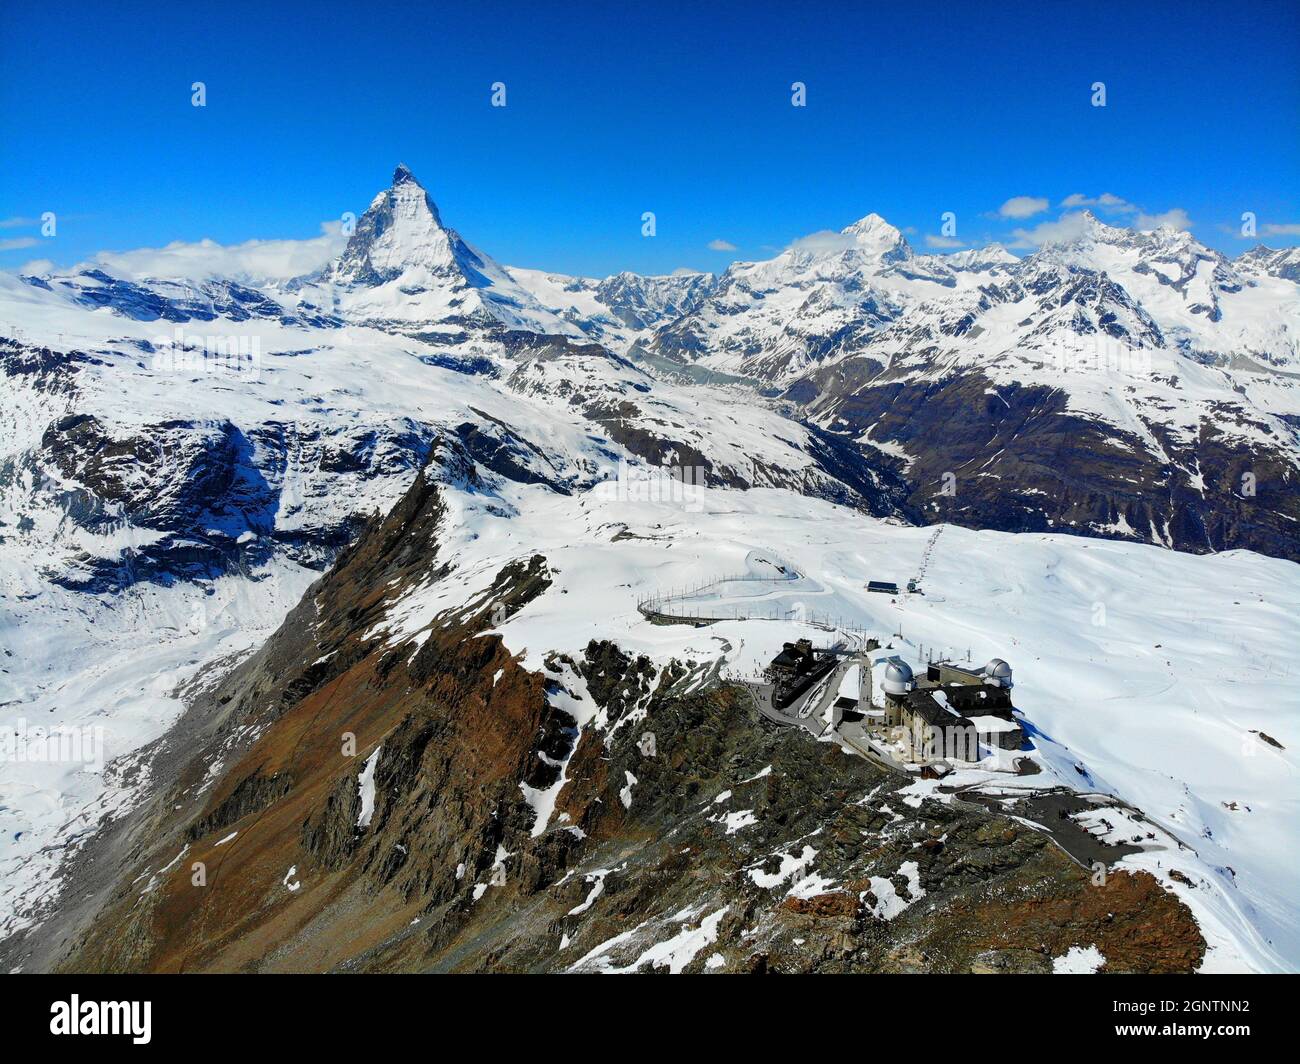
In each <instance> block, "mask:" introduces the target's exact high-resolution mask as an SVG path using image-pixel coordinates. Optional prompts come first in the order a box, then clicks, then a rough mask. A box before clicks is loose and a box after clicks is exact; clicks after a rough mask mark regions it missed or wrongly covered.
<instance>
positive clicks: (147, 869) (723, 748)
mask: <svg viewBox="0 0 1300 1064" xmlns="http://www.w3.org/2000/svg"><path fill="white" fill-rule="evenodd" d="M449 453H450V452H448V451H445V450H443V449H441V448H436V449H435V453H434V457H433V459H432V461H431V464H430V465H429V466H428V467H427V468H426V473H422V474H421V475H420V476H419V477H418V479H417V480H416V482H415V484H414V485H413V486H412V487H411V489H410V491H409V492H408V493H407V494H406V496H405V497H404V498H403V499H402V500H401V502H400V503H399V504H398V505H397V506H396V507H395V508H394V509H393V511H392V512H391V513H389V514H388V515H387V516H386V517H384V518H382V519H381V518H379V517H378V516H376V517H375V518H374V519H372V520H371V521H370V523H369V524H368V525H367V527H366V529H365V531H364V532H363V533H362V535H361V537H360V539H359V540H358V542H357V543H356V544H355V545H354V546H353V547H351V548H349V549H348V550H346V551H345V552H344V553H343V554H342V555H341V556H340V557H339V559H338V560H337V562H336V563H335V565H334V566H333V568H332V569H331V570H330V571H329V573H327V574H326V576H325V577H323V578H322V579H321V580H320V581H319V582H318V583H317V584H316V585H314V586H313V588H312V589H311V591H309V593H308V594H307V596H306V597H305V598H304V600H303V601H302V603H301V604H300V605H299V606H298V607H297V608H296V609H295V610H294V611H293V613H292V614H291V615H290V616H289V618H288V619H287V620H286V621H285V623H284V625H283V626H282V627H281V628H280V630H279V631H278V632H277V633H276V634H275V636H274V637H272V639H270V640H269V641H268V643H267V644H266V645H265V646H264V647H263V648H262V649H261V650H260V651H259V652H258V653H257V654H255V655H254V656H253V657H252V658H250V659H249V660H247V661H246V662H245V663H244V664H242V665H241V666H239V667H238V668H237V669H235V670H234V671H233V672H232V673H231V674H230V675H229V676H227V677H226V678H225V679H224V680H223V681H222V682H221V683H219V684H218V685H216V686H215V688H214V689H213V690H212V691H211V692H209V693H208V694H206V695H202V696H200V697H199V698H198V699H197V701H196V702H195V703H194V705H193V708H192V710H191V711H190V713H189V715H188V716H187V717H186V718H185V720H184V721H182V723H181V725H180V726H178V728H177V729H175V730H174V731H173V732H172V733H171V734H170V735H169V736H168V737H167V738H166V739H164V740H163V741H161V743H160V744H158V746H157V748H156V749H155V750H153V751H151V764H152V766H153V767H152V771H153V774H154V775H153V778H154V779H156V780H157V781H158V782H157V785H156V787H155V790H154V793H153V795H152V797H151V798H150V800H149V801H147V802H146V803H145V804H144V805H143V806H142V807H140V808H139V809H138V810H137V811H136V812H135V813H133V814H131V815H130V816H129V817H127V818H124V819H123V820H121V821H119V822H117V823H115V824H111V825H109V826H108V827H107V828H105V829H104V831H103V833H102V835H101V838H100V839H99V840H98V841H97V842H96V843H94V844H91V845H90V846H88V847H87V848H86V850H85V851H84V852H83V854H82V856H81V858H80V860H79V862H78V867H77V868H76V869H75V870H74V873H73V876H72V878H71V879H70V881H69V884H68V887H67V889H66V890H65V899H66V900H65V905H64V906H63V908H62V911H61V916H62V919H60V920H59V921H57V922H53V923H47V924H46V925H44V926H43V927H42V928H41V929H40V930H38V931H36V932H34V933H32V934H29V935H25V936H19V937H17V938H16V939H14V940H11V941H10V942H9V943H8V944H7V945H6V947H5V949H6V956H5V958H4V960H5V961H6V962H7V964H8V966H10V967H12V966H14V965H16V964H22V965H23V966H24V968H25V970H37V969H60V970H65V971H163V972H199V971H244V972H274V971H339V970H349V971H427V970H441V971H482V972H487V971H502V972H506V971H510V972H544V971H561V970H568V969H571V968H576V969H578V970H603V969H611V968H612V969H639V970H654V969H659V968H666V969H669V970H674V971H677V970H684V971H688V972H689V971H702V970H709V971H714V970H716V971H725V972H819V971H829V972H869V971H880V972H904V971H940V972H970V971H990V972H991V971H1045V970H1050V968H1051V961H1052V958H1053V957H1056V956H1060V955H1062V954H1064V953H1065V952H1066V951H1067V950H1068V949H1069V948H1070V947H1071V946H1081V947H1086V946H1089V945H1095V946H1096V947H1097V948H1098V949H1099V950H1100V951H1101V952H1102V953H1103V954H1104V955H1105V957H1106V958H1107V961H1106V967H1105V970H1107V971H1152V972H1186V971H1191V970H1193V969H1194V968H1195V967H1196V966H1197V965H1198V964H1199V962H1200V960H1201V957H1202V956H1203V954H1204V949H1205V944H1204V942H1203V940H1202V938H1201V936H1200V933H1199V931H1198V929H1197V927H1196V925H1195V923H1194V921H1193V919H1192V916H1191V914H1190V912H1189V911H1188V910H1187V908H1186V907H1185V906H1184V905H1183V904H1182V903H1181V902H1179V901H1178V900H1177V899H1176V898H1175V897H1174V896H1173V895H1172V894H1169V893H1167V892H1165V891H1164V890H1163V889H1162V888H1161V887H1160V886H1159V885H1158V883H1157V882H1156V881H1155V880H1154V879H1153V878H1152V877H1150V876H1148V875H1145V874H1129V873H1120V872H1116V873H1112V874H1111V875H1110V876H1108V877H1107V879H1106V885H1105V886H1101V887H1097V886H1093V885H1092V884H1091V882H1090V878H1089V873H1088V872H1087V871H1085V870H1084V869H1082V868H1081V867H1079V866H1078V865H1076V864H1075V863H1074V862H1073V861H1072V860H1071V859H1070V858H1068V857H1067V856H1065V855H1064V854H1063V853H1062V852H1061V851H1060V850H1059V849H1057V848H1056V847H1055V846H1054V845H1053V844H1052V842H1051V841H1050V840H1049V839H1048V838H1047V837H1046V836H1044V835H1043V834H1041V833H1038V832H1035V831H1033V830H1030V829H1028V828H1026V827H1023V826H1021V825H1020V824H1018V823H1016V822H1015V821H1013V820H1010V819H1008V818H1006V817H1002V816H999V815H996V814H994V813H991V812H988V811H986V810H983V809H980V808H978V807H976V806H973V805H969V804H966V803H964V802H962V801H960V800H948V801H940V800H936V799H934V798H929V797H926V798H923V799H920V798H918V797H916V796H913V795H911V794H903V793H900V791H902V790H903V789H904V788H906V787H907V786H908V785H909V784H910V782H911V781H910V780H907V779H904V778H902V777H899V776H894V775H891V774H889V773H887V772H885V771H884V770H882V769H880V768H877V767H875V766H873V765H871V764H869V763H868V762H866V761H864V760H862V759H860V758H857V757H854V756H851V755H849V754H846V753H844V752H842V751H841V750H840V749H839V748H838V747H836V746H834V745H830V744H822V743H816V742H814V741H812V740H811V739H810V738H809V737H808V736H806V735H804V734H803V733H800V732H796V731H794V730H782V729H779V728H777V727H776V726H774V725H771V724H768V723H767V722H765V721H764V720H763V719H762V718H761V717H760V716H759V715H758V714H757V712H756V711H755V710H754V709H753V707H752V705H751V703H750V701H749V697H748V694H747V692H746V691H745V690H744V689H743V688H737V687H734V686H728V685H725V684H718V683H716V682H714V683H705V684H700V683H698V681H699V680H700V679H701V676H702V675H703V674H704V673H705V671H706V668H705V666H704V665H702V664H700V663H696V662H693V661H683V662H674V663H672V664H671V665H668V666H665V667H662V668H660V667H657V666H656V665H655V664H654V663H653V662H651V661H650V660H649V659H647V658H634V657H630V656H628V655H626V654H624V653H623V652H622V651H621V650H620V648H618V647H617V646H615V645H614V644H612V643H610V642H607V641H599V640H594V641H593V642H592V643H591V644H590V645H589V646H588V647H587V648H586V650H585V653H583V654H582V655H581V656H579V657H576V658H572V657H568V656H565V655H560V654H551V655H549V656H547V658H546V665H545V669H544V670H543V671H529V670H527V669H525V668H524V667H522V665H521V664H520V662H519V660H518V659H517V658H516V657H515V656H514V655H512V653H511V652H510V651H509V650H508V649H507V648H506V646H505V645H504V644H503V642H502V640H501V638H500V636H498V635H496V634H491V632H490V630H491V629H493V628H494V627H495V626H497V625H498V624H500V623H501V621H502V620H503V619H504V618H505V617H508V616H509V614H510V613H511V612H513V611H514V610H517V609H519V608H521V607H522V606H523V605H525V604H526V603H528V602H530V601H532V600H533V599H535V598H536V597H537V596H540V595H544V594H546V593H547V588H548V586H549V583H550V579H549V575H548V567H547V562H546V559H545V558H543V557H541V556H533V557H531V558H528V557H524V558H519V559H517V560H515V561H513V562H511V563H509V564H506V565H504V566H503V567H502V568H501V570H500V571H499V572H498V573H497V574H496V577H495V580H494V581H493V584H492V587H491V589H490V590H489V591H488V592H487V593H485V594H482V595H479V596H478V597H476V598H473V599H472V600H470V601H465V602H463V603H462V604H461V605H460V606H459V607H457V608H455V609H453V610H450V611H448V612H446V613H444V614H443V615H442V616H441V617H439V618H438V619H437V620H436V621H435V622H434V624H433V625H432V627H431V629H430V630H429V632H428V635H427V638H425V639H424V641H423V642H422V643H421V644H420V645H419V646H418V647H417V646H416V644H415V642H411V641H408V642H406V643H404V644H402V645H400V646H394V645H392V644H391V643H390V642H389V641H388V640H387V639H386V637H385V634H384V630H383V629H384V626H383V623H382V622H383V619H384V616H385V613H386V611H387V609H388V608H389V607H390V606H391V604H392V603H393V602H394V601H395V600H396V599H397V598H398V597H399V596H400V595H401V594H403V593H404V592H406V591H408V590H409V589H411V588H412V587H414V586H416V585H418V584H422V583H425V582H428V581H432V580H437V579H439V578H440V577H441V575H442V574H443V573H445V572H446V569H447V563H448V559H446V558H443V557H440V554H439V551H440V545H439V535H438V533H439V529H440V526H441V524H442V522H443V521H444V520H445V519H446V515H445V511H444V508H443V504H442V500H441V496H440V493H439V490H438V486H437V484H436V482H435V479H434V476H433V472H432V471H433V470H434V469H436V468H437V467H438V463H439V462H442V461H446V460H448V459H447V456H448V454H449ZM457 475H459V476H472V471H467V470H465V469H459V470H458V471H457ZM561 689H564V690H567V691H568V692H569V694H570V695H571V696H572V697H574V698H579V699H591V700H593V701H594V703H595V705H596V706H597V707H599V710H600V712H599V713H598V714H597V715H596V717H595V719H594V722H593V723H591V724H589V725H587V726H586V727H585V728H582V729H578V728H577V727H576V721H575V720H574V718H573V717H572V716H570V715H569V714H568V713H567V712H565V711H564V710H563V709H561V708H559V703H560V702H561V701H562V699H560V698H558V697H557V696H558V695H559V694H560V693H561ZM376 752H377V753H376ZM561 772H562V773H563V777H564V779H565V783H564V785H563V787H562V789H561V790H560V792H559V795H558V799H557V801H556V806H555V812H554V815H553V816H552V818H551V820H550V823H549V826H548V827H547V830H545V831H542V832H541V833H540V834H537V835H534V834H533V827H534V820H535V815H534V811H533V808H532V807H531V806H530V805H529V804H528V803H527V801H526V800H525V795H524V791H523V790H521V786H520V785H521V783H523V784H527V785H528V786H529V787H532V788H537V789H544V788H546V787H548V786H550V785H551V784H553V783H555V782H556V781H557V780H558V779H559V778H560V773H561ZM367 774H369V779H370V781H371V782H372V784H373V789H372V791H368V790H367V787H366V786H365V785H363V783H362V780H363V778H365V777H366V775H367ZM371 795H372V797H371ZM73 899H76V900H75V901H74V900H73Z"/></svg>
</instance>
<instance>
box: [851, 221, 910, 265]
mask: <svg viewBox="0 0 1300 1064" xmlns="http://www.w3.org/2000/svg"><path fill="white" fill-rule="evenodd" d="M840 233H841V234H842V235H843V236H847V237H851V238H852V239H853V250H854V251H858V252H861V253H863V254H865V255H867V256H869V257H871V258H876V259H880V260H881V261H882V262H897V261H899V260H900V259H908V258H911V257H912V249H911V247H909V246H908V243H907V241H906V240H905V239H904V237H903V234H902V233H901V232H899V231H898V230H897V229H895V228H894V227H893V226H892V225H890V224H889V223H888V222H887V221H885V219H884V218H882V217H881V216H880V215H878V214H876V213H874V212H873V213H871V214H868V215H867V216H866V217H864V218H859V219H858V220H857V221H856V222H854V223H853V224H852V225H846V226H845V227H844V228H843V229H841V230H840Z"/></svg>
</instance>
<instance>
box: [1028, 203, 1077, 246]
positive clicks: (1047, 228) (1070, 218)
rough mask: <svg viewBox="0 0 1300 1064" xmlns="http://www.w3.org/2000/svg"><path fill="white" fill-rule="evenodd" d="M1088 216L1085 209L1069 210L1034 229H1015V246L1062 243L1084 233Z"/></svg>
mask: <svg viewBox="0 0 1300 1064" xmlns="http://www.w3.org/2000/svg"><path fill="white" fill-rule="evenodd" d="M1087 228H1088V218H1087V216H1086V215H1085V214H1084V212H1083V211H1068V212H1066V213H1065V214H1063V215H1061V217H1059V218H1058V219H1056V221H1054V222H1039V223H1038V224H1037V225H1036V226H1034V227H1033V228H1032V229H1013V230H1012V231H1011V235H1012V236H1013V237H1015V240H1014V241H1013V242H1012V243H1011V245H1010V246H1011V247H1013V248H1036V247H1042V245H1044V244H1062V243H1067V242H1069V241H1071V240H1074V239H1075V238H1076V237H1080V236H1082V235H1083V233H1084V231H1085V230H1086V229H1087Z"/></svg>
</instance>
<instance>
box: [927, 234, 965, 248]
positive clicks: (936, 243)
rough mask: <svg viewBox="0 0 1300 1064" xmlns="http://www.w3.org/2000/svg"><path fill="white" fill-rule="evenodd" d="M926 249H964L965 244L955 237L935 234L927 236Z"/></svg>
mask: <svg viewBox="0 0 1300 1064" xmlns="http://www.w3.org/2000/svg"><path fill="white" fill-rule="evenodd" d="M925 244H926V247H932V248H964V247H965V246H966V245H965V243H964V242H962V241H960V240H958V239H957V238H956V237H955V236H935V235H934V234H933V233H926V234H925Z"/></svg>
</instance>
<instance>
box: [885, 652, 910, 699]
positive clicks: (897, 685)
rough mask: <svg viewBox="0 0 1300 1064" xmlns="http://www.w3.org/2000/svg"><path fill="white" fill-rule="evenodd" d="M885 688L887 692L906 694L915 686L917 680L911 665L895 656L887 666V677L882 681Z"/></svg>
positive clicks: (890, 693)
mask: <svg viewBox="0 0 1300 1064" xmlns="http://www.w3.org/2000/svg"><path fill="white" fill-rule="evenodd" d="M881 686H882V687H884V689H885V694H889V695H905V694H907V692H908V691H910V690H911V689H912V688H913V687H915V686H916V681H915V680H913V678H912V670H911V667H910V666H908V665H907V663H906V662H902V661H899V660H898V659H897V658H895V659H894V660H893V661H891V662H890V663H889V664H888V665H886V666H885V678H884V680H883V681H882V683H881Z"/></svg>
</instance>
